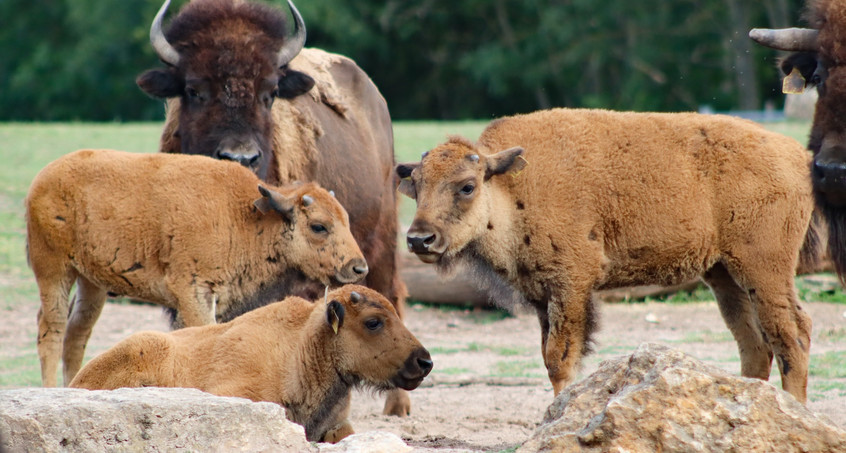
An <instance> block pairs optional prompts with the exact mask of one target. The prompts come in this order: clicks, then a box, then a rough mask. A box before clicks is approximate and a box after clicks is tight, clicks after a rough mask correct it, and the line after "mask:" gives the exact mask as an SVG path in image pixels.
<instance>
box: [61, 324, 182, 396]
mask: <svg viewBox="0 0 846 453" xmlns="http://www.w3.org/2000/svg"><path fill="white" fill-rule="evenodd" d="M173 376H174V375H173V352H172V345H171V339H170V337H169V336H167V334H165V333H162V332H139V333H136V334H134V335H131V336H130V337H128V338H126V339H124V340H122V341H121V342H119V343H118V344H116V345H115V346H113V347H112V348H111V349H109V350H107V351H106V352H104V353H102V354H100V355H98V356H97V357H94V358H93V359H91V361H90V362H88V363H87V364H86V365H85V366H84V367H83V368H82V370H80V371H79V373H78V374H77V376H76V377H75V378H74V380H73V381H72V382H71V387H78V388H86V389H89V390H114V389H118V388H121V387H173V386H174V382H173Z"/></svg>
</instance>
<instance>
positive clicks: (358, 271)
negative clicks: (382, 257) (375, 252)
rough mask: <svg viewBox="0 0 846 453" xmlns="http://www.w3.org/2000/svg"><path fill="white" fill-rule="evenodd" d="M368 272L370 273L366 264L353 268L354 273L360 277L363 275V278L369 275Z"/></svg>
mask: <svg viewBox="0 0 846 453" xmlns="http://www.w3.org/2000/svg"><path fill="white" fill-rule="evenodd" d="M367 271H368V269H367V265H366V264H363V265H359V266H353V272H355V273H356V274H358V275H362V276H364V275H367Z"/></svg>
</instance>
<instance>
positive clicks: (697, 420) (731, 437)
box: [518, 344, 846, 452]
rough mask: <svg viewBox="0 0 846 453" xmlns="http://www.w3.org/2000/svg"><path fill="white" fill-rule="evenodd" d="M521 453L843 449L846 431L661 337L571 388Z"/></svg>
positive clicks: (602, 366) (778, 392) (776, 390)
mask: <svg viewBox="0 0 846 453" xmlns="http://www.w3.org/2000/svg"><path fill="white" fill-rule="evenodd" d="M518 451H519V452H547V451H549V452H552V451H554V452H576V451H578V452H608V451H618V452H623V451H628V452H657V451H684V452H715V451H720V452H752V451H761V452H764V451H766V452H800V451H801V452H834V451H846V432H844V431H842V430H840V429H838V428H836V427H835V426H833V425H832V424H831V423H830V421H829V420H826V419H823V418H821V417H818V416H816V415H814V414H813V413H812V412H810V411H809V410H808V409H807V408H806V407H805V406H804V405H802V404H801V403H799V402H797V401H796V399H794V398H793V396H792V395H790V394H788V393H786V392H784V391H782V390H781V389H779V388H776V387H775V386H773V385H771V384H769V383H767V382H763V381H760V380H758V379H749V378H743V377H739V376H736V375H732V374H729V373H727V372H725V371H723V370H721V369H718V368H715V367H713V366H710V365H706V364H704V363H702V362H700V361H698V360H696V359H694V358H692V357H690V356H687V355H686V354H684V353H682V352H680V351H677V350H674V349H670V348H668V347H666V346H661V345H657V344H643V345H641V346H640V347H639V348H638V349H637V350H636V351H635V352H634V353H633V354H632V355H631V356H624V357H620V358H617V359H613V360H608V361H605V362H603V363H602V364H600V366H599V369H598V370H597V371H596V372H595V373H593V374H592V375H591V376H589V377H587V378H585V379H584V380H582V381H580V382H578V383H576V384H573V385H571V386H570V387H568V388H566V389H565V390H564V391H562V392H561V394H559V395H558V397H557V398H556V399H555V401H554V403H553V404H552V405H551V406H550V407H549V409H548V410H547V414H546V416H545V419H544V422H543V424H542V425H541V426H540V427H538V429H537V430H536V431H535V433H534V434H533V435H532V437H531V438H530V439H529V441H528V442H526V443H525V444H524V445H523V446H522V447H521V448H520V449H519V450H518Z"/></svg>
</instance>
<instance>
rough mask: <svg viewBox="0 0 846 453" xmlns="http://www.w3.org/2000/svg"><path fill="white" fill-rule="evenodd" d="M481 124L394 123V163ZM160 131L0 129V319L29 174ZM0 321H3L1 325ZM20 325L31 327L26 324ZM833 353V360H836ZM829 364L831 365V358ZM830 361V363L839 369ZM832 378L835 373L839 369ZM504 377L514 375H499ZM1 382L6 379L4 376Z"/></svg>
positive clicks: (147, 143)
mask: <svg viewBox="0 0 846 453" xmlns="http://www.w3.org/2000/svg"><path fill="white" fill-rule="evenodd" d="M485 124H486V122H483V121H470V122H399V123H396V124H394V134H395V145H396V155H397V161H399V162H403V161H414V160H418V159H419V158H420V154H421V153H422V152H424V151H426V150H428V149H430V148H432V147H433V146H435V145H437V144H438V143H440V142H443V141H444V140H445V139H446V137H447V136H448V135H452V134H457V135H462V136H464V137H467V138H469V139H476V138H477V137H478V135H479V133H480V132H481V131H482V129H483V128H484V126H485ZM766 126H767V127H768V128H770V129H773V130H776V131H778V132H782V133H785V134H787V135H790V136H793V137H794V138H796V139H797V140H799V141H800V142H805V140H806V138H807V134H808V128H809V124H808V123H791V122H787V123H775V124H767V125H766ZM160 130H161V124H159V123H133V124H64V123H59V124H0V143H2V146H0V162H2V163H0V314H2V313H3V312H8V311H11V310H13V309H14V308H15V307H17V306H19V304H31V305H37V304H38V292H37V287H36V285H35V282H34V279H33V277H32V273H31V271H30V269H29V267H28V266H27V263H26V257H25V252H24V250H25V222H24V209H23V199H24V197H25V195H26V192H27V189H28V187H29V184H30V182H31V181H32V179H33V177H34V176H35V175H36V173H37V172H38V171H39V170H40V169H41V168H42V167H44V165H46V164H47V163H48V162H50V161H52V160H54V159H56V158H58V157H59V156H61V155H63V154H66V153H68V152H71V151H73V150H76V149H79V148H115V149H122V150H127V151H133V152H155V151H156V150H157V148H158V137H159V133H160ZM401 199H402V205H401V215H400V216H401V222H402V223H403V224H405V225H407V224H408V223H410V219H411V217H412V215H413V212H414V204H413V202H412V201H411V200H408V199H407V198H405V197H401ZM798 282H799V288H800V295H801V296H802V297H803V298H804V299H805V300H817V301H819V300H823V301H831V302H840V303H844V301H846V296H844V293H843V292H842V291H841V289H840V287H839V285H837V284H836V282H835V281H834V279H832V278H830V277H828V278H827V277H822V278H811V279H805V278H801V279H798ZM703 299H704V300H711V295H710V292H708V291H707V290H704V291H697V292H694V293H692V294H680V295H676V296H672V297H670V298H669V300H670V301H673V302H687V301H691V300H703ZM0 322H9V321H8V320H3V321H0ZM27 322H34V320H32V321H29V320H27ZM843 358H844V357H841V356H840V355H838V356H837V357H836V359H837V360H840V362H843ZM21 360H24V361H26V362H28V363H33V362H34V363H37V358H35V350H34V348H33V349H32V350H31V351H27V352H26V353H25V354H24V356H16V357H15V358H11V359H9V360H8V361H7V360H0V369H13V368H18V367H19V366H20V365H19V364H18V363H17V362H15V361H21ZM835 361H836V360H835ZM840 362H838V363H840ZM836 368H838V371H836V373H841V374H842V373H843V372H844V368H846V363H840V365H839V366H838V367H836ZM501 372H502V373H503V374H504V375H512V374H514V373H517V372H516V371H514V370H510V369H503V370H501ZM36 373H37V371H36V370H35V369H33V370H32V371H31V372H30V373H29V374H28V375H27V377H26V378H22V379H23V380H22V381H21V382H17V381H16V380H15V379H12V380H9V379H2V381H4V382H2V384H3V385H4V386H9V385H12V386H14V385H32V384H35V383H36V382H37V381H36V380H37V374H36ZM7 378H9V376H7Z"/></svg>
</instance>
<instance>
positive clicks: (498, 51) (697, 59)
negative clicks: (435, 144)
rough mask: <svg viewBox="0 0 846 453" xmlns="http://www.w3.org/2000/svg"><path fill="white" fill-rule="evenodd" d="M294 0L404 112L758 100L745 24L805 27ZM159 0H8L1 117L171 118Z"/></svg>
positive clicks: (320, 40)
mask: <svg viewBox="0 0 846 453" xmlns="http://www.w3.org/2000/svg"><path fill="white" fill-rule="evenodd" d="M267 1H269V2H271V3H274V4H277V5H279V6H281V7H284V1H281V0H267ZM183 3H185V1H184V0H182V1H176V2H174V5H172V6H171V8H172V12H173V11H175V10H176V9H177V8H178V7H179V6H180V5H181V4H183ZM297 3H298V7H299V8H300V11H301V12H302V14H303V16H304V18H305V21H306V24H307V27H308V42H307V45H308V46H311V47H320V48H323V49H326V50H329V51H333V52H338V53H342V54H344V55H347V56H349V57H351V58H353V59H354V60H356V61H357V62H358V63H359V65H361V66H362V67H363V68H364V69H365V71H367V72H368V74H370V76H371V78H372V79H373V80H374V81H375V82H376V84H377V86H379V88H380V90H381V91H382V93H383V94H384V95H385V97H386V99H387V100H388V104H389V106H390V108H391V112H392V116H393V117H394V118H397V119H404V118H444V119H457V118H492V117H496V116H501V115H508V114H513V113H519V112H528V111H532V110H537V109H540V108H549V107H555V106H569V107H603V108H612V109H620V110H657V111H678V110H696V109H698V108H699V107H700V106H702V105H709V106H711V107H712V108H714V109H717V110H727V109H757V108H761V106H762V105H763V103H764V101H767V100H770V101H775V102H776V103H780V102H781V99H782V95H781V93H780V83H779V74H778V72H777V71H776V69H775V58H776V54H775V52H773V51H771V50H768V49H764V48H760V47H758V46H755V45H754V44H753V43H751V41H749V39H748V38H747V37H746V32H747V31H748V29H749V28H752V27H783V26H790V25H801V24H802V22H801V21H800V16H801V11H802V2H801V1H800V0H768V1H767V2H748V1H744V0H670V1H667V0H643V1H639V2H632V1H630V0H606V1H603V2H598V1H596V0H558V1H556V0H450V1H447V0H379V1H376V0H356V1H348V0H299V1H298V2H297ZM160 5H161V3H160V2H159V0H121V1H120V2H115V1H102V0H100V1H97V0H58V1H46V0H2V1H0V17H4V18H6V19H5V20H4V21H3V25H4V26H3V27H0V55H2V57H0V120H76V119H79V120H141V119H159V118H161V117H162V111H163V110H162V106H161V102H159V101H155V100H152V99H149V98H148V97H146V96H145V95H144V94H143V93H142V92H141V91H140V90H139V89H138V88H137V87H136V86H135V82H134V79H135V76H136V75H137V74H138V73H140V72H141V71H143V70H144V69H147V68H149V67H152V66H155V65H157V64H159V63H158V61H157V59H156V56H155V54H154V53H153V51H152V50H151V49H150V46H149V42H148V30H149V24H150V21H151V20H152V17H153V15H154V14H155V12H156V10H157V9H158V7H159V6H160Z"/></svg>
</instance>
